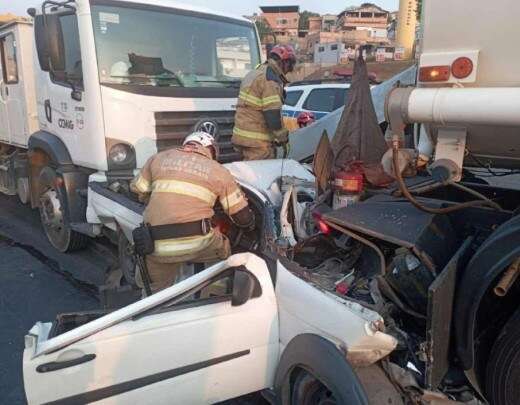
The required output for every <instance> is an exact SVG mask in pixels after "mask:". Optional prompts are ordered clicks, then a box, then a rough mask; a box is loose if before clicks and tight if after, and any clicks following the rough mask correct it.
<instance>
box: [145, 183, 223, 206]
mask: <svg viewBox="0 0 520 405" xmlns="http://www.w3.org/2000/svg"><path fill="white" fill-rule="evenodd" d="M152 191H153V192H154V193H173V194H181V195H185V196H188V197H194V198H198V199H199V200H202V201H204V202H207V203H208V204H210V205H211V206H213V204H215V201H216V200H217V195H216V194H215V193H213V192H212V191H211V190H209V189H207V188H206V187H203V186H199V185H198V184H194V183H189V182H186V181H178V180H156V181H154V182H153V184H152Z"/></svg>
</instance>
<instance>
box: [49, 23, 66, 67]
mask: <svg viewBox="0 0 520 405" xmlns="http://www.w3.org/2000/svg"><path fill="white" fill-rule="evenodd" d="M45 30H46V31H47V44H46V45H47V50H48V53H49V59H50V69H51V70H52V71H53V72H64V71H65V44H64V40H63V30H62V28H61V21H60V16H59V15H58V14H46V15H45Z"/></svg>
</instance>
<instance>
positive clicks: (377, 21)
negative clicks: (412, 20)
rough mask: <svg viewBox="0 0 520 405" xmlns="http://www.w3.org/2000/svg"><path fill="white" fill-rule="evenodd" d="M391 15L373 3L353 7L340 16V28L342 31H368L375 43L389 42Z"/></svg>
mask: <svg viewBox="0 0 520 405" xmlns="http://www.w3.org/2000/svg"><path fill="white" fill-rule="evenodd" d="M388 16H389V13H388V11H386V10H383V9H382V8H381V7H378V6H376V5H375V4H372V3H364V4H363V5H361V6H360V7H351V8H348V9H346V10H344V11H342V12H341V13H340V14H339V15H338V27H339V29H340V30H342V31H368V32H369V33H370V35H369V36H370V37H371V38H373V40H374V41H381V42H385V41H387V40H388V32H387V27H388Z"/></svg>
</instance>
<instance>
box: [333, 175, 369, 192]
mask: <svg viewBox="0 0 520 405" xmlns="http://www.w3.org/2000/svg"><path fill="white" fill-rule="evenodd" d="M334 185H335V186H336V190H339V191H343V192H345V193H361V192H362V191H363V175H362V174H360V173H353V172H339V173H338V174H336V177H335V179H334Z"/></svg>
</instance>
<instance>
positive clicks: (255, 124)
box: [232, 60, 288, 147]
mask: <svg viewBox="0 0 520 405" xmlns="http://www.w3.org/2000/svg"><path fill="white" fill-rule="evenodd" d="M287 82H288V81H287V79H286V77H285V75H284V74H283V73H282V71H281V70H280V68H279V67H278V65H277V64H276V62H274V61H272V60H269V61H268V62H267V63H265V64H263V65H261V66H259V67H258V68H257V69H256V70H254V71H252V72H250V73H249V74H248V75H247V76H246V77H245V78H244V80H243V81H242V85H241V86H240V94H239V96H238V103H237V112H236V115H235V128H234V129H233V138H232V142H233V143H234V144H235V145H240V146H244V147H256V146H263V145H265V144H266V143H272V142H273V141H274V140H275V134H276V131H279V130H281V129H283V124H282V106H283V100H284V85H285V84H286V83H287Z"/></svg>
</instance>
